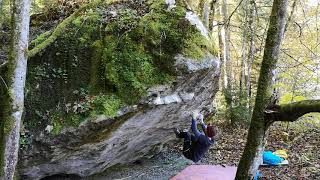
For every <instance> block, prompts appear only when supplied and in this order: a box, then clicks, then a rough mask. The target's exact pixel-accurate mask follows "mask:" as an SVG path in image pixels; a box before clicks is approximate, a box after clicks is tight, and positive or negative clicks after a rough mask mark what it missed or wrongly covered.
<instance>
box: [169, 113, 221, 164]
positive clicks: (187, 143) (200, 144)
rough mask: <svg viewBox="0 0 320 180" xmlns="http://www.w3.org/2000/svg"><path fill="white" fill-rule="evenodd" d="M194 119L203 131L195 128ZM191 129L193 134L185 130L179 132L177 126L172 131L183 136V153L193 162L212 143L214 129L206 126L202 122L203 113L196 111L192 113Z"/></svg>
mask: <svg viewBox="0 0 320 180" xmlns="http://www.w3.org/2000/svg"><path fill="white" fill-rule="evenodd" d="M196 121H199V122H200V124H201V127H202V130H203V132H204V133H201V132H200V131H199V130H198V129H197V124H196ZM191 130H192V132H193V134H190V133H189V132H187V130H183V131H182V132H180V130H179V129H178V128H175V129H174V133H175V134H176V137H177V138H184V143H183V155H184V156H185V157H186V158H188V159H190V160H192V161H193V162H198V161H199V160H200V159H201V158H202V156H203V155H204V154H205V153H206V152H207V151H208V150H209V147H210V146H211V145H212V144H213V143H214V137H215V135H216V130H215V129H214V127H213V126H211V125H210V124H208V126H206V125H205V123H204V122H203V115H202V114H201V113H196V112H194V113H193V114H192V120H191Z"/></svg>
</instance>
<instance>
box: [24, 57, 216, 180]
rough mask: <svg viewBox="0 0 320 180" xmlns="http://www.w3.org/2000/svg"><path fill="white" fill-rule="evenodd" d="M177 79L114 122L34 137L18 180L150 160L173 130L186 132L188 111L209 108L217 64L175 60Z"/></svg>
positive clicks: (97, 120) (121, 113)
mask: <svg viewBox="0 0 320 180" xmlns="http://www.w3.org/2000/svg"><path fill="white" fill-rule="evenodd" d="M175 59H176V63H175V66H174V67H175V69H176V72H177V74H178V77H177V79H176V81H175V83H173V84H172V85H163V86H155V87H152V88H150V89H149V91H148V97H145V98H143V99H141V101H140V103H139V104H137V105H133V106H128V107H125V108H122V109H121V110H120V111H119V112H118V115H117V116H116V117H115V118H105V117H103V116H101V117H99V118H95V119H88V120H86V121H85V122H83V123H82V124H81V125H80V126H79V127H77V128H66V129H64V130H63V131H62V133H60V134H59V135H57V136H54V137H52V136H47V135H46V133H45V132H43V133H41V134H39V135H38V136H36V137H35V138H34V140H33V144H32V148H31V149H30V150H29V151H25V152H23V153H24V154H22V155H21V167H20V172H21V174H22V176H23V179H33V180H35V179H41V178H43V177H46V176H51V175H56V174H72V175H78V176H81V177H85V176H89V175H92V174H95V173H99V172H102V171H104V170H106V169H107V168H109V167H111V166H113V165H116V164H124V163H129V162H133V161H135V160H137V159H139V158H142V157H146V156H152V155H154V154H155V153H157V152H159V151H160V150H161V147H162V146H163V145H164V144H165V143H168V142H169V141H172V140H173V139H174V138H175V136H174V134H173V133H172V128H173V127H181V128H187V127H188V126H189V125H190V117H189V115H190V112H192V111H193V110H195V109H201V108H204V107H206V108H208V109H210V110H211V111H213V106H212V102H213V98H214V96H215V93H216V92H217V90H218V79H219V71H220V69H219V67H220V63H219V60H218V59H217V58H215V57H213V56H208V57H206V58H205V59H203V60H201V61H195V60H192V59H188V58H185V57H183V56H181V55H179V56H176V58H175Z"/></svg>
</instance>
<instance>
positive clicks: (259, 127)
mask: <svg viewBox="0 0 320 180" xmlns="http://www.w3.org/2000/svg"><path fill="white" fill-rule="evenodd" d="M286 8H287V0H274V2H273V7H272V12H271V16H270V24H269V29H268V34H267V39H266V44H265V51H264V56H263V61H262V66H261V70H260V76H259V81H258V90H257V96H256V101H255V107H254V110H253V115H252V118H251V125H250V128H249V133H248V137H247V143H246V147H245V150H244V152H243V155H242V157H241V160H240V163H239V166H238V170H237V174H236V179H239V180H247V179H252V178H253V176H254V175H255V174H256V172H257V170H258V167H259V164H260V162H261V156H262V152H263V150H264V143H265V139H266V137H267V136H266V135H267V131H268V127H269V125H271V124H270V123H269V122H268V121H267V119H265V110H266V108H267V106H268V105H269V103H270V97H271V94H272V93H271V92H272V77H273V73H272V72H273V71H274V69H275V68H276V63H277V60H278V56H279V51H280V44H281V41H282V38H283V32H284V27H285V21H286Z"/></svg>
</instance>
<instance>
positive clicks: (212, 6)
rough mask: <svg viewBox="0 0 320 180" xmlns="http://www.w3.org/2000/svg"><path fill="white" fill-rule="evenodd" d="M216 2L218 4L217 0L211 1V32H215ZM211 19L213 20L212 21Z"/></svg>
mask: <svg viewBox="0 0 320 180" xmlns="http://www.w3.org/2000/svg"><path fill="white" fill-rule="evenodd" d="M216 4H217V1H216V0H212V1H211V5H210V6H211V7H210V8H211V16H210V18H209V26H210V27H209V28H210V32H213V29H214V26H215V24H214V21H215V15H216ZM210 20H211V21H210Z"/></svg>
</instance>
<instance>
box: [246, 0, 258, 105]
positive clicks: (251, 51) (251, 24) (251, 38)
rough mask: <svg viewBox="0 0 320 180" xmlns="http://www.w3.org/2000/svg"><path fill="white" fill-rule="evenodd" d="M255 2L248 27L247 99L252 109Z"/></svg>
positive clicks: (251, 6) (251, 4) (251, 2)
mask: <svg viewBox="0 0 320 180" xmlns="http://www.w3.org/2000/svg"><path fill="white" fill-rule="evenodd" d="M254 3H255V2H254V0H250V11H249V23H248V27H249V32H250V35H249V41H250V42H249V43H250V44H249V52H248V54H249V57H248V63H247V73H248V74H247V78H246V90H247V93H246V97H247V105H246V106H247V107H248V108H249V107H251V105H250V98H251V68H252V64H253V61H254V52H255V48H254V35H255V24H254V18H255V14H256V13H255V12H256V11H255V7H254V6H255V5H254Z"/></svg>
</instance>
